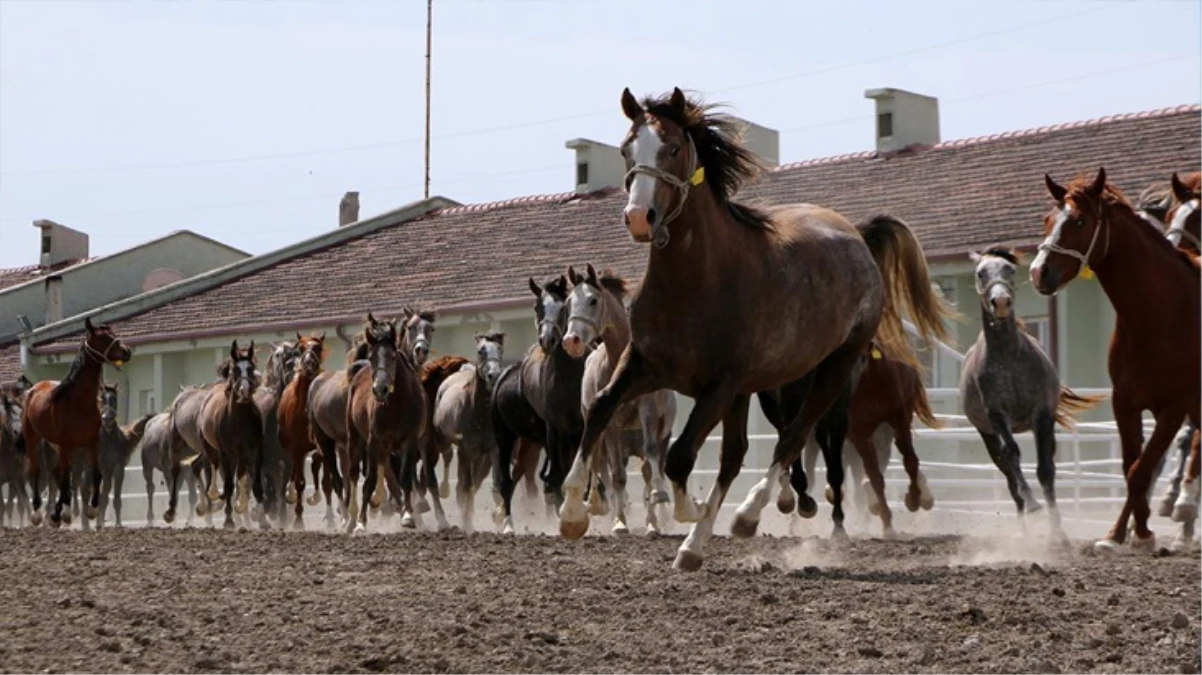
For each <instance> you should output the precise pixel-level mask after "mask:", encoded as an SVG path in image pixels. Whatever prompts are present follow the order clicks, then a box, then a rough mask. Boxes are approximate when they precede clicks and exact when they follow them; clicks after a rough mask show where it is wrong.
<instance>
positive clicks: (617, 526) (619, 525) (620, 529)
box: [612, 520, 630, 537]
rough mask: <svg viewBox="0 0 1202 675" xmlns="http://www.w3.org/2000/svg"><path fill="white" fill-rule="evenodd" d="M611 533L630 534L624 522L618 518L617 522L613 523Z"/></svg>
mask: <svg viewBox="0 0 1202 675" xmlns="http://www.w3.org/2000/svg"><path fill="white" fill-rule="evenodd" d="M612 533H613V534H615V535H617V536H619V537H621V536H625V535H628V534H630V530H629V529H628V528H627V527H626V523H623V522H622V521H620V520H619V521H618V522H616V523H614V528H613V530H612Z"/></svg>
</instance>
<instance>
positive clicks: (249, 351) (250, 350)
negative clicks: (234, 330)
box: [246, 340, 255, 359]
mask: <svg viewBox="0 0 1202 675" xmlns="http://www.w3.org/2000/svg"><path fill="white" fill-rule="evenodd" d="M246 353H247V354H248V355H249V356H250V358H252V359H253V358H255V341H254V340H251V341H250V346H249V347H247V348H246Z"/></svg>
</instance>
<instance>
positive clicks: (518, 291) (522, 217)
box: [59, 105, 1202, 347]
mask: <svg viewBox="0 0 1202 675" xmlns="http://www.w3.org/2000/svg"><path fill="white" fill-rule="evenodd" d="M1200 112H1202V107H1200V106H1198V105H1187V106H1178V107H1175V108H1168V109H1163V110H1156V111H1150V112H1144V113H1135V114H1129V115H1116V116H1112V117H1106V118H1102V119H1097V120H1091V121H1087V122H1075V123H1071V124H1062V125H1057V126H1052V127H1044V128H1040V129H1031V130H1026V131H1018V132H1009V133H1003V134H995V135H992V136H987V137H981V138H972V139H965V140H957V141H949V142H946V143H941V144H938V145H936V146H933V147H929V148H925V149H916V150H912V151H903V152H901V153H897V154H894V155H891V156H880V155H878V154H877V153H875V152H864V153H858V154H853V155H845V156H841V157H830V158H824V159H816V160H810V161H805V162H799V163H796V164H789V165H785V166H782V167H780V168H779V169H777V170H774V171H771V172H768V173H766V174H764V175H763V176H761V177H760V178H759V179H758V180H757V181H756V182H755V183H754V184H752V185H750V186H748V187H747V188H746V189H745V190H744V191H743V192H742V193H741V198H742V199H747V200H750V199H756V198H759V199H763V200H766V201H768V202H789V201H794V202H796V201H807V202H812V203H817V204H821V205H824V206H829V207H832V208H834V209H836V210H838V211H840V212H842V213H843V214H844V215H845V216H847V217H848V218H849V219H850V220H852V221H853V222H855V221H858V220H861V219H864V218H867V217H869V216H872V215H874V214H876V213H881V212H884V213H890V214H893V215H896V216H899V217H901V218H902V219H904V220H905V221H906V222H908V223H909V224H910V225H911V226H912V227H913V228H914V229H915V232H916V233H917V234H918V236H919V239H920V240H921V241H922V244H923V247H924V249H925V250H926V252H927V254H928V256H931V257H942V256H951V255H961V254H964V253H965V252H967V251H969V250H972V249H980V248H983V247H985V246H987V245H989V244H994V243H997V244H1007V245H1031V244H1034V243H1035V242H1036V240H1037V239H1038V230H1039V227H1040V223H1041V219H1042V216H1043V214H1044V213H1045V212H1046V211H1047V209H1048V205H1049V202H1048V196H1047V193H1046V191H1045V188H1044V186H1043V174H1044V173H1045V172H1050V173H1051V174H1052V175H1053V176H1055V177H1057V178H1059V179H1061V180H1066V179H1068V178H1071V177H1072V176H1074V175H1076V174H1078V173H1082V172H1092V171H1096V170H1097V168H1098V166H1099V165H1104V166H1105V167H1106V169H1107V175H1108V176H1109V177H1110V180H1111V181H1112V182H1114V183H1115V184H1116V185H1118V186H1119V187H1120V188H1121V189H1123V190H1124V191H1126V192H1127V193H1128V195H1129V196H1132V197H1134V196H1135V195H1137V194H1138V193H1139V191H1140V190H1142V189H1143V188H1144V187H1146V186H1147V185H1149V184H1150V183H1152V182H1156V181H1164V180H1165V179H1166V178H1167V177H1168V176H1169V175H1170V174H1171V173H1172V172H1173V171H1192V170H1198V168H1199V156H1198V146H1199V142H1200V140H1202V133H1200V128H1202V127H1200V122H1202V115H1200ZM624 199H625V197H624V195H623V194H622V193H621V192H620V191H619V190H612V189H611V190H602V191H599V192H597V193H594V194H592V195H588V196H586V197H581V196H578V195H575V194H573V193H564V194H557V195H544V196H537V197H525V198H519V199H512V200H508V201H504V202H496V203H491V204H477V205H470V206H462V207H455V208H449V209H444V210H442V211H440V212H437V213H435V214H432V215H429V216H425V217H422V218H418V219H415V220H411V221H408V222H405V223H402V224H400V225H397V226H395V227H390V228H385V229H383V230H379V231H376V232H373V233H370V234H367V235H364V236H362V237H358V238H355V239H352V240H348V241H343V242H340V243H338V244H336V245H333V246H331V247H328V248H326V249H323V250H318V251H311V252H308V253H304V254H301V255H298V256H297V257H295V258H292V259H289V260H286V261H284V262H281V263H279V264H277V265H275V266H273V267H269V268H266V269H263V270H260V271H258V272H257V273H254V274H251V275H248V276H245V277H242V278H238V279H235V280H232V281H228V282H226V283H224V284H222V285H220V286H216V287H214V288H210V289H208V290H205V291H202V292H200V293H198V294H196V295H193V296H190V297H187V298H184V299H182V300H177V301H176V302H173V303H171V304H168V305H164V306H161V307H157V308H154V309H150V310H148V311H145V312H144V313H142V314H140V315H137V316H132V317H129V318H126V319H122V320H118V321H114V322H111V323H112V325H113V328H114V329H115V331H116V332H117V334H118V335H121V336H123V337H131V338H135V340H134V342H135V343H136V342H137V340H136V338H137V337H138V336H143V337H147V336H151V335H155V334H162V333H186V332H188V331H195V330H220V329H222V328H224V327H228V328H230V329H231V332H237V331H244V330H246V329H248V328H249V327H251V326H257V325H263V324H264V323H268V322H274V321H287V322H295V324H296V325H298V326H300V325H304V324H305V323H310V324H312V323H316V322H319V321H325V320H329V319H331V318H333V317H342V316H353V315H362V314H363V313H365V312H366V311H367V310H369V309H375V310H378V311H382V310H387V309H395V308H397V307H398V306H399V305H401V304H402V303H403V302H407V303H412V304H422V305H431V306H436V307H444V308H445V307H447V306H448V305H455V304H460V303H473V302H487V301H493V302H496V301H504V300H507V299H522V300H524V299H526V296H527V295H528V294H529V291H528V289H527V286H526V277H527V276H534V277H535V278H540V279H541V278H543V277H546V276H549V275H551V274H557V273H559V272H561V271H562V270H563V269H564V268H565V266H566V265H568V264H569V263H572V264H581V263H584V262H593V263H594V264H596V265H597V266H598V267H601V266H608V267H612V268H614V269H615V271H617V272H619V273H621V274H624V275H630V276H632V277H636V278H637V277H638V276H639V275H641V273H642V270H643V266H644V264H645V260H646V256H647V252H646V248H645V247H644V246H641V245H638V244H635V243H634V242H632V241H631V240H630V237H629V236H628V235H627V233H626V230H625V228H624V227H622V225H621V224H620V221H619V214H620V213H621V208H622V204H623V202H624ZM81 329H82V327H81ZM64 343H66V344H70V345H71V346H72V347H74V339H73V338H62V340H61V341H60V342H59V344H64Z"/></svg>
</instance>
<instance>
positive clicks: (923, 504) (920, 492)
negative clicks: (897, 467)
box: [886, 424, 935, 512]
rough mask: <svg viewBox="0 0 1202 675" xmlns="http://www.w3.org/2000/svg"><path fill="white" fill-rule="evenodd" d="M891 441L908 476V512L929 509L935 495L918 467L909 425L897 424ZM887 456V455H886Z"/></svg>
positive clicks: (932, 504)
mask: <svg viewBox="0 0 1202 675" xmlns="http://www.w3.org/2000/svg"><path fill="white" fill-rule="evenodd" d="M893 442H894V443H896V444H897V450H898V452H900V453H901V456H902V466H903V467H904V468H905V469H906V475H907V476H909V477H910V488H909V489H908V490H907V491H906V496H905V499H904V501H905V504H906V508H907V509H909V510H910V512H914V511H917V510H918V509H922V510H924V511H930V510H931V508H932V507H934V506H935V496H934V495H932V494H931V488H930V486H929V485H928V484H927V477H926V476H924V475H923V473H922V470H921V469H919V464H918V453H917V452H915V451H914V432H913V429H911V427H910V425H908V424H907V425H905V426H899V427H898V428H897V429H895V430H894V432H893ZM886 457H887V455H886Z"/></svg>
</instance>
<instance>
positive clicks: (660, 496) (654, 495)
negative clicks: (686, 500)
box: [650, 490, 672, 504]
mask: <svg viewBox="0 0 1202 675" xmlns="http://www.w3.org/2000/svg"><path fill="white" fill-rule="evenodd" d="M650 501H651V503H652V504H667V503H668V502H670V501H672V499H671V498H670V497H669V496H668V491H667V490H652V491H651V499H650Z"/></svg>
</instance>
